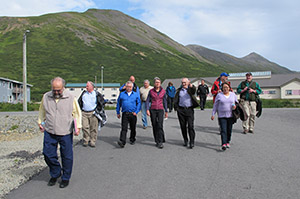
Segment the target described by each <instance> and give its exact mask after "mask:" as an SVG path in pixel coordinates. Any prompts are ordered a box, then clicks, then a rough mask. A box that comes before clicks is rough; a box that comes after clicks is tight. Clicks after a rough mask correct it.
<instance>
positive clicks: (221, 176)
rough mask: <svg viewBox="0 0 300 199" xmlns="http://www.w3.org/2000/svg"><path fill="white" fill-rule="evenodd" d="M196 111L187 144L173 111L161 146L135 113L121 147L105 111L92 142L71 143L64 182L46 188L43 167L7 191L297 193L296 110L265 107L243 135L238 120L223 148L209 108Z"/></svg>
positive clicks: (131, 198)
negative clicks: (132, 131) (132, 129)
mask: <svg viewBox="0 0 300 199" xmlns="http://www.w3.org/2000/svg"><path fill="white" fill-rule="evenodd" d="M195 113H196V120H195V121H196V122H195V128H196V143H195V148H194V149H187V148H185V147H183V146H182V137H181V134H180V130H179V124H178V120H177V117H176V114H175V113H171V114H170V117H169V119H168V120H167V121H165V123H164V126H165V133H166V139H167V142H166V144H165V148H164V149H157V148H156V147H155V145H154V142H153V138H152V129H151V128H148V129H147V130H143V129H142V128H141V122H140V120H139V123H138V128H137V143H136V144H135V145H134V146H132V145H130V144H127V145H126V146H125V148H124V149H120V148H119V147H118V146H117V144H116V141H117V140H118V137H119V131H120V120H118V119H117V118H116V117H115V113H114V111H108V115H109V123H108V124H107V125H106V127H105V128H104V129H103V130H102V132H101V133H100V135H99V137H98V142H97V146H96V148H95V149H93V148H90V147H88V148H84V147H82V146H81V145H77V146H76V147H75V149H74V153H75V160H74V170H73V175H72V179H71V182H70V185H69V187H67V188H66V189H63V190H62V189H60V188H59V187H58V185H56V186H54V187H48V186H47V181H48V180H49V175H48V170H45V171H43V172H42V173H40V174H39V175H37V176H36V177H34V178H33V179H32V180H31V181H29V182H28V183H26V184H24V185H23V186H21V187H20V188H18V189H17V190H15V191H13V192H11V193H10V194H9V195H8V196H7V198H9V199H12V198H18V199H19V198H22V199H27V198H28V199H35V198H36V199H37V198H38V199H40V198H43V199H47V198H65V199H68V198H72V199H77V198H104V199H108V198H109V199H117V198H122V199H123V198H124V199H144V198H151V199H152V198H154V199H156V198H160V199H161V198H163V199H169V198H172V199H173V198H174V199H189V198H224V199H225V198H226V199H228V198H272V199H273V198H280V199H281V198H300V189H299V187H300V135H299V133H300V131H299V127H300V125H299V118H300V109H264V112H263V115H262V118H259V119H257V120H256V121H257V122H256V128H255V134H248V135H244V134H242V133H241V132H242V128H241V122H239V123H237V124H235V125H234V130H233V136H232V145H231V148H230V149H229V150H227V151H225V152H220V150H219V148H220V135H219V134H218V123H217V121H216V120H215V121H211V120H210V114H211V110H205V111H200V110H197V111H195Z"/></svg>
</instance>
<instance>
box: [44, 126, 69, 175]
mask: <svg viewBox="0 0 300 199" xmlns="http://www.w3.org/2000/svg"><path fill="white" fill-rule="evenodd" d="M58 144H59V145H60V155H61V162H62V166H61V165H60V163H59V162H58V156H57V146H58ZM43 154H44V158H45V161H46V164H47V165H48V166H49V169H50V176H51V177H52V178H58V177H59V176H61V173H62V177H61V179H62V180H70V178H71V174H72V167H73V133H71V134H68V135H65V136H59V135H53V134H50V133H48V132H47V131H45V132H44V148H43Z"/></svg>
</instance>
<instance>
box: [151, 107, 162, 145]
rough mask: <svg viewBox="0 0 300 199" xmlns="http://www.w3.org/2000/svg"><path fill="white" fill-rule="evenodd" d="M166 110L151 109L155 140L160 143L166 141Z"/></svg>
mask: <svg viewBox="0 0 300 199" xmlns="http://www.w3.org/2000/svg"><path fill="white" fill-rule="evenodd" d="M164 112H165V111H164V110H154V109H150V117H151V123H152V129H153V136H154V141H155V142H156V143H157V144H159V143H163V142H165V133H164V128H163V127H164V126H163V123H164Z"/></svg>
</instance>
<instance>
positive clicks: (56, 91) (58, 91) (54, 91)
mask: <svg viewBox="0 0 300 199" xmlns="http://www.w3.org/2000/svg"><path fill="white" fill-rule="evenodd" d="M61 91H62V89H59V90H54V89H53V90H52V92H53V93H60V92H61Z"/></svg>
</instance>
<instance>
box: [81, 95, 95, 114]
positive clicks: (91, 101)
mask: <svg viewBox="0 0 300 199" xmlns="http://www.w3.org/2000/svg"><path fill="white" fill-rule="evenodd" d="M82 102H83V106H82V110H84V111H93V110H95V108H96V106H97V99H96V92H95V91H92V92H91V93H90V92H88V91H87V92H85V93H84V94H83V96H82Z"/></svg>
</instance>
